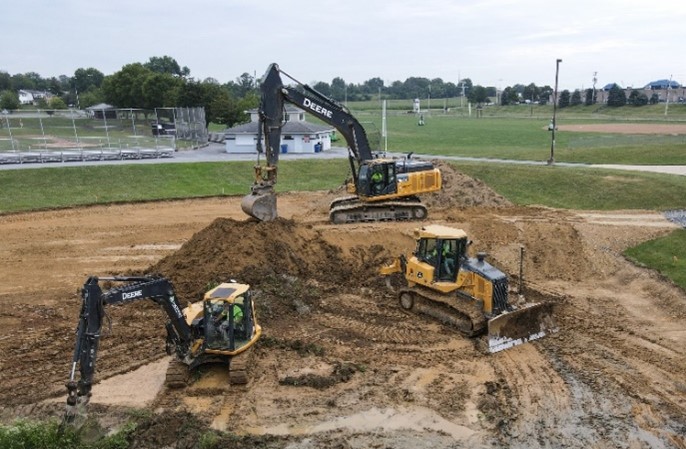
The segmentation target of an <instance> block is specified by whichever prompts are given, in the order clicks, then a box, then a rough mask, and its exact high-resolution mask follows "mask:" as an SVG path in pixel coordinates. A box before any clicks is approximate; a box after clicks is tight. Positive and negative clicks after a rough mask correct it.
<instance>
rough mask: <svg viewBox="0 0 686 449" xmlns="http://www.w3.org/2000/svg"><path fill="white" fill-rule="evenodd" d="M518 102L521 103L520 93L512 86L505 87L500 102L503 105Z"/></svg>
mask: <svg viewBox="0 0 686 449" xmlns="http://www.w3.org/2000/svg"><path fill="white" fill-rule="evenodd" d="M517 103H519V95H518V94H517V91H516V90H514V89H513V88H512V87H510V86H507V87H506V88H505V89H503V91H502V92H501V93H500V104H501V105H503V106H508V105H514V104H517Z"/></svg>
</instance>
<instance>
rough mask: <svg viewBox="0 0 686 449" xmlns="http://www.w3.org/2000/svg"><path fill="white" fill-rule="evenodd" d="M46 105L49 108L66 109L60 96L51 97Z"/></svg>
mask: <svg viewBox="0 0 686 449" xmlns="http://www.w3.org/2000/svg"><path fill="white" fill-rule="evenodd" d="M48 107H49V108H50V109H67V104H66V103H65V102H64V100H62V99H61V98H60V97H52V98H51V99H50V100H49V101H48Z"/></svg>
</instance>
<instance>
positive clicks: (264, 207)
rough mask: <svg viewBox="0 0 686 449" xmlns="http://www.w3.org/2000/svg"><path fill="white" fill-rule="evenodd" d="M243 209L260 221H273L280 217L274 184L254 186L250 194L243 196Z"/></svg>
mask: <svg viewBox="0 0 686 449" xmlns="http://www.w3.org/2000/svg"><path fill="white" fill-rule="evenodd" d="M241 209H243V212H245V213H246V214H248V215H250V216H251V217H254V218H257V219H258V220H260V221H272V220H275V219H276V218H277V217H278V213H277V210H276V193H275V192H274V188H273V187H272V186H258V185H255V186H253V187H252V192H251V193H250V195H246V196H244V197H243V200H242V201H241Z"/></svg>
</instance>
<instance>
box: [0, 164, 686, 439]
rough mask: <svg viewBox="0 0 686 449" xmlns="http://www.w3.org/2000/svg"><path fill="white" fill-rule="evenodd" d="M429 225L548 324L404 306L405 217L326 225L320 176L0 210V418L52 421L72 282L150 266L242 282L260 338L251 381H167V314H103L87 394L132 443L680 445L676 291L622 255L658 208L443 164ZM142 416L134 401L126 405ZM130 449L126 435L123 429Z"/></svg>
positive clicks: (73, 304) (652, 231) (681, 316)
mask: <svg viewBox="0 0 686 449" xmlns="http://www.w3.org/2000/svg"><path fill="white" fill-rule="evenodd" d="M444 173H445V174H446V189H445V191H444V192H442V193H441V194H440V195H436V196H434V197H432V198H428V199H427V204H429V207H430V214H431V216H430V222H439V223H446V224H450V225H453V226H458V227H461V228H464V229H465V230H466V231H467V232H468V233H469V234H470V236H471V238H472V239H473V240H474V245H473V247H474V248H476V249H479V250H486V251H487V252H488V253H489V254H490V259H491V261H492V262H493V263H494V264H496V265H497V266H499V267H501V268H502V269H503V270H504V271H507V272H509V273H513V274H516V273H518V269H519V268H518V267H519V259H518V258H519V249H520V247H521V246H524V248H525V260H524V269H525V277H526V278H527V279H528V280H529V281H530V282H531V286H530V287H528V288H527V294H528V295H530V296H531V297H533V298H535V299H538V300H548V301H553V302H554V303H555V304H556V309H555V314H556V318H557V321H558V323H559V325H560V328H561V330H560V332H559V333H557V334H554V335H552V336H549V337H546V338H545V339H542V340H539V341H537V342H533V343H530V344H527V345H522V346H518V347H515V348H513V349H511V350H508V351H504V352H501V353H497V354H494V355H486V354H484V353H482V352H480V351H479V349H478V345H477V344H476V342H475V341H474V340H469V339H466V338H463V337H461V336H460V335H458V334H457V333H455V332H454V331H452V330H450V329H448V328H445V327H443V326H442V325H440V324H438V323H436V322H433V321H432V320H431V319H429V318H426V317H421V316H412V315H408V314H406V313H404V312H403V311H402V309H401V308H400V307H399V306H398V305H397V301H396V299H395V298H394V297H393V295H392V294H390V293H389V292H387V291H386V289H385V288H384V287H383V284H382V281H381V280H380V279H379V278H378V276H377V275H376V270H377V269H378V267H379V266H380V265H381V263H382V262H384V261H385V260H388V259H389V258H390V257H391V256H394V255H397V254H400V253H406V252H408V251H410V250H411V248H413V239H412V229H413V228H414V227H416V226H418V223H382V224H359V225H331V224H329V223H328V222H327V210H328V203H329V201H330V200H331V199H332V198H334V197H335V196H336V192H315V193H298V194H295V193H292V194H283V195H281V196H280V197H279V211H280V214H281V216H282V217H283V218H282V219H279V220H277V221H276V222H272V223H255V222H252V221H249V220H247V219H246V217H245V216H244V215H243V213H242V212H241V210H240V206H239V203H240V198H233V197H232V198H216V199H201V200H188V201H175V202H159V203H147V204H138V205H117V206H101V207H90V208H80V209H72V210H59V211H48V212H36V213H25V214H17V215H8V216H2V217H0V235H2V240H0V261H2V265H1V268H0V326H1V327H0V328H1V329H2V332H1V333H0V353H1V354H2V355H3V356H2V358H0V420H1V421H2V422H5V423H6V422H11V421H12V420H13V419H15V418H17V417H27V418H50V417H53V418H55V419H60V418H61V416H62V413H63V411H64V400H65V399H66V389H65V388H64V383H65V381H66V380H67V377H68V372H69V369H70V366H69V365H70V360H71V356H72V352H73V345H74V330H75V327H76V321H77V315H78V311H79V305H80V297H79V294H78V290H79V288H80V287H81V285H82V284H83V282H84V281H85V280H86V276H88V275H91V274H98V275H109V274H123V273H132V272H137V273H142V272H155V273H162V274H164V275H165V276H167V277H169V278H170V279H172V281H173V282H174V285H175V287H176V289H177V293H178V294H179V297H180V298H181V299H182V300H183V299H188V300H191V299H197V298H198V297H199V295H200V294H202V292H203V291H204V290H205V289H206V288H207V286H208V284H211V283H212V282H215V281H223V280H227V279H231V278H234V279H237V280H241V281H246V282H250V283H251V284H252V285H253V287H254V288H255V289H256V290H257V291H258V293H259V296H258V297H257V299H256V301H257V304H258V313H259V319H260V323H261V324H262V326H263V328H264V336H263V338H262V340H261V341H260V343H259V344H258V346H257V347H256V348H255V350H254V351H253V354H252V355H253V364H252V367H251V370H250V373H251V381H250V383H249V384H248V385H247V386H245V387H229V386H228V374H227V373H226V372H224V371H223V370H222V369H220V368H206V369H203V370H201V371H200V372H198V373H196V375H195V378H196V380H195V382H194V383H193V384H192V385H191V386H189V387H188V388H186V389H184V390H165V389H164V387H163V386H162V385H163V379H164V374H165V371H166V365H167V364H168V361H169V360H168V358H167V357H166V355H165V352H164V335H165V330H164V322H165V316H164V314H163V313H162V311H161V310H159V309H158V308H157V306H155V305H154V304H148V303H134V304H128V305H127V306H124V307H113V308H111V309H110V310H109V316H110V317H111V319H112V326H111V330H108V331H107V332H106V335H105V336H104V337H103V339H102V341H101V350H100V354H99V359H98V364H97V374H96V378H97V380H98V381H99V383H98V384H97V385H96V386H95V388H94V395H93V399H92V402H91V406H90V413H91V416H93V417H95V418H96V419H97V420H98V421H99V423H100V425H102V426H103V427H104V428H106V429H110V428H116V427H117V426H119V425H121V423H122V422H123V421H124V420H125V419H126V418H127V417H128V416H130V410H131V409H132V408H133V409H144V410H147V411H149V414H148V415H146V416H147V418H145V421H144V423H143V424H142V425H139V427H138V428H137V430H136V431H135V432H134V434H133V437H132V438H134V443H133V444H134V446H135V447H137V448H153V447H184V448H186V447H188V448H190V447H198V444H199V441H201V439H202V438H203V437H204V438H207V434H208V432H211V431H212V430H217V431H230V432H232V433H233V435H228V434H224V433H218V434H216V435H215V436H214V438H216V439H218V440H217V441H220V442H221V447H261V448H281V447H289V448H295V447H297V448H314V447H339V448H434V447H509V448H539V447H540V448H558V447H574V448H581V447H584V448H586V447H590V448H615V447H618V448H631V449H634V448H636V449H637V448H682V449H683V448H686V437H685V435H686V344H685V343H686V329H685V327H684V322H685V320H686V294H685V293H684V292H683V291H681V290H680V289H678V288H676V287H674V286H672V285H670V284H669V283H668V282H666V281H665V280H664V279H662V278H661V277H660V276H659V275H657V274H655V273H653V272H651V271H649V270H646V269H642V268H639V267H636V266H634V265H632V264H630V263H629V262H627V261H626V260H625V259H624V258H623V257H622V256H621V251H622V250H623V249H625V248H626V247H629V246H632V245H635V244H637V243H639V242H642V241H645V240H648V239H651V238H654V237H657V236H660V235H664V234H665V233H668V232H670V231H671V230H672V229H673V227H674V225H673V224H671V223H669V222H668V221H666V220H665V219H664V218H663V217H662V216H661V215H660V214H657V213H654V212H650V211H617V212H592V211H591V212H589V211H584V212H575V211H561V210H553V209H547V208H523V207H514V206H512V205H510V204H508V203H507V201H505V200H504V199H502V198H500V197H498V195H496V194H495V193H493V192H492V191H490V190H489V189H488V188H487V187H486V186H484V185H483V184H481V183H479V182H478V181H474V180H471V179H469V178H467V177H465V176H463V175H461V174H459V173H454V172H451V171H450V170H444ZM139 414H140V412H139ZM132 447H133V446H132Z"/></svg>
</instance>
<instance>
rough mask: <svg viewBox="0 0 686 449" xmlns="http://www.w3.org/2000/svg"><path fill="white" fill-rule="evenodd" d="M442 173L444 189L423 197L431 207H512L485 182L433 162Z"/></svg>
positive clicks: (443, 163)
mask: <svg viewBox="0 0 686 449" xmlns="http://www.w3.org/2000/svg"><path fill="white" fill-rule="evenodd" d="M433 163H434V165H435V166H436V168H438V169H439V170H440V171H441V177H442V178H443V189H442V190H441V191H440V192H437V193H433V194H430V195H426V196H425V197H422V200H423V201H424V202H425V204H426V205H427V206H428V207H429V208H432V207H441V208H447V207H470V206H483V207H503V206H511V205H512V203H510V202H509V201H508V200H507V199H506V198H505V197H503V196H501V195H499V194H497V193H496V192H495V191H494V190H493V189H491V188H490V187H488V186H487V185H486V184H485V183H484V182H483V181H480V180H478V179H474V178H472V177H470V176H467V175H465V174H464V173H461V172H459V171H457V170H456V169H455V167H453V166H452V165H450V164H448V163H447V162H444V161H433Z"/></svg>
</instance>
